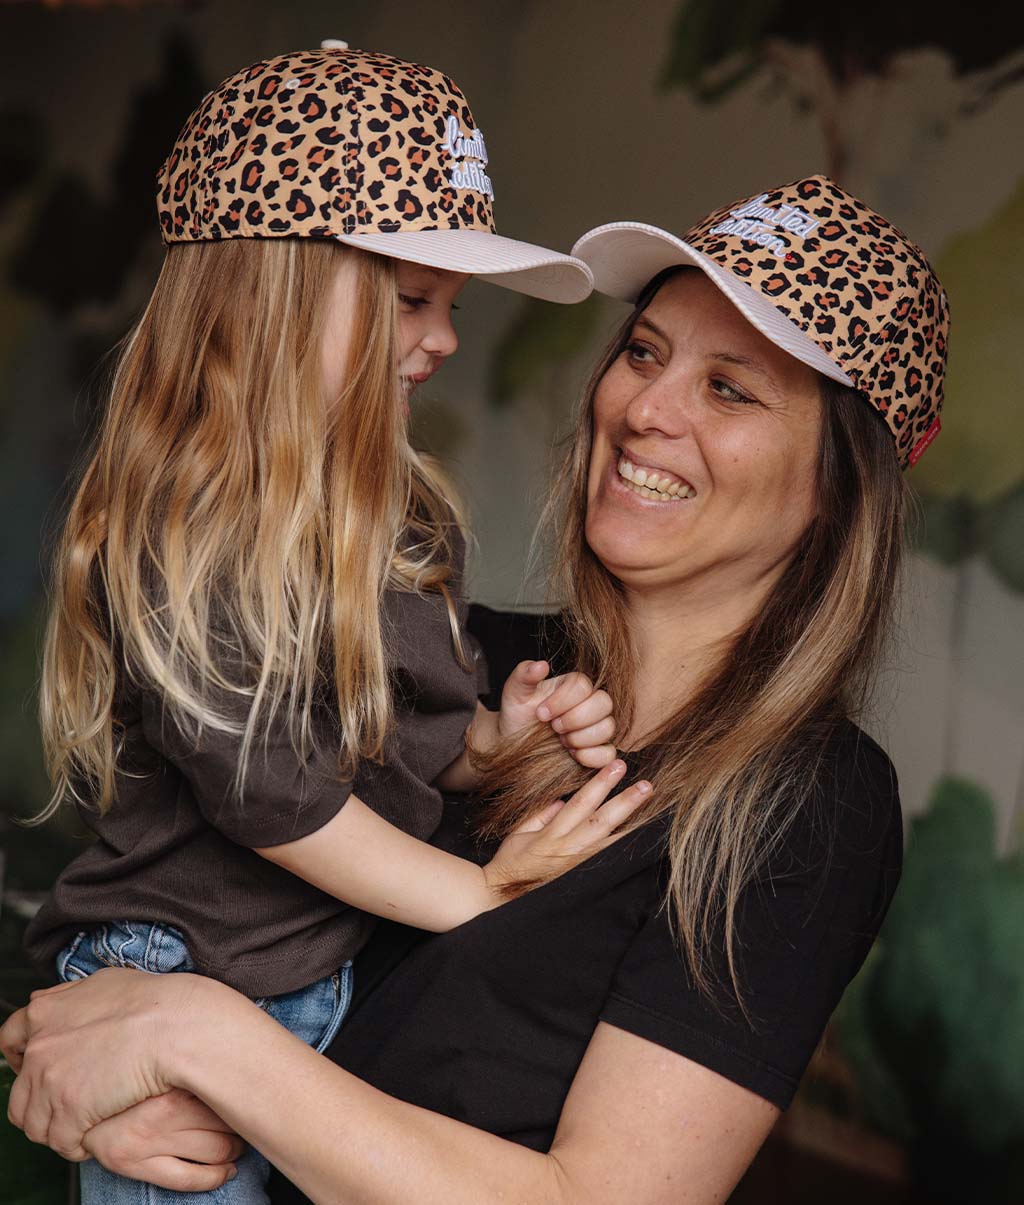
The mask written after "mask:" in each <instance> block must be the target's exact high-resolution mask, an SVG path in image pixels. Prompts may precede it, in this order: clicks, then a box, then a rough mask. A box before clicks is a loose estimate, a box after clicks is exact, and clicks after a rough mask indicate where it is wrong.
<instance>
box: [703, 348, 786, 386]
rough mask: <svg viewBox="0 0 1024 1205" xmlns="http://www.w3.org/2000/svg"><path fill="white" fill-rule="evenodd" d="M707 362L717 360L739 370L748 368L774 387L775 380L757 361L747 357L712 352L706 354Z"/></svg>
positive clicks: (727, 352) (729, 352)
mask: <svg viewBox="0 0 1024 1205" xmlns="http://www.w3.org/2000/svg"><path fill="white" fill-rule="evenodd" d="M707 358H708V359H709V360H718V361H719V362H720V363H723V364H735V365H737V367H739V368H749V369H750V371H751V372H756V373H757V375H758V376H759V377H763V378H764V379H765V380H766V381H767V382H768V383H769V384H770V385H773V386H774V385H775V378H774V377H773V376H772V374H771V373H770V372H769V371H768V369H767V368H765V367H764V365H762V364H761V363H759V362H758V361H757V360H752V359H750V357H749V356H740V355H737V354H736V352H733V351H713V352H709V353H708V357H707Z"/></svg>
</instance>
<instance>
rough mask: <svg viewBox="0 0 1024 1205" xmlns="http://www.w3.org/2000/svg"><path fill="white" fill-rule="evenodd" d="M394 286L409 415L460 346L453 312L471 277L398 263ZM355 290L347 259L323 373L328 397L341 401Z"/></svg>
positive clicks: (334, 299) (333, 301)
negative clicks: (411, 404) (416, 396)
mask: <svg viewBox="0 0 1024 1205" xmlns="http://www.w3.org/2000/svg"><path fill="white" fill-rule="evenodd" d="M395 280H396V287H397V292H398V341H399V349H398V352H399V361H398V373H399V377H400V379H401V383H402V389H403V392H404V396H405V400H406V409H407V410H408V399H409V396H410V395H411V394H412V392H413V390H414V389H415V388H416V386H417V385H421V384H423V382H424V381H426V380H427V379H428V378H429V377H431V376H433V374H434V373H435V372H437V370H438V368H440V367H441V364H442V363H443V362H444V361H445V360H446V359H447V358H448V356H450V355H452V354H453V353H454V352H455V350H456V348H457V347H458V346H459V340H458V336H457V335H456V334H455V328H454V327H453V325H452V311H453V310H454V309H456V308H457V307H456V305H455V298H456V297H457V296H458V295H459V293H461V292H462V289H463V287H464V286H465V284H466V281H468V280H469V276H468V275H466V274H465V273H462V272H447V271H444V270H442V269H440V268H426V267H424V266H422V265H421V264H413V263H409V262H408V261H406V260H397V261H396V264H395ZM354 285H355V265H354V261H353V257H349V256H345V257H343V258H342V260H341V262H340V263H339V265H338V271H337V275H336V276H335V280H334V286H333V288H332V290H331V296H330V301H329V304H328V312H327V322H326V327H325V330H326V335H325V337H324V346H323V370H324V389H325V393H326V396H327V397H333V398H336V397H338V395H339V394H340V393H341V390H342V384H343V382H344V374H345V365H346V363H347V361H348V351H349V348H348V342H349V331H350V322H349V319H348V316H349V314H350V313H351V305H352V294H353V291H354Z"/></svg>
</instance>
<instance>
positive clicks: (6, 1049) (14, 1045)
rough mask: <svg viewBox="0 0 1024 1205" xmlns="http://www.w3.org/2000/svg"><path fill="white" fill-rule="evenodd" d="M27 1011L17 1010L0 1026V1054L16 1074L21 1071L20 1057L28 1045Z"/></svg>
mask: <svg viewBox="0 0 1024 1205" xmlns="http://www.w3.org/2000/svg"><path fill="white" fill-rule="evenodd" d="M28 1033H29V1025H28V1011H27V1009H24V1008H19V1009H18V1011H17V1012H16V1013H11V1015H10V1016H9V1017H8V1018H7V1020H6V1021H5V1022H4V1023H3V1025H0V1054H2V1055H3V1056H4V1058H5V1059H6V1060H7V1061H8V1063H10V1065H11V1066H12V1067H13V1068H14V1070H15V1071H16V1072H19V1071H21V1062H22V1057H23V1056H24V1054H25V1047H26V1046H27V1045H28Z"/></svg>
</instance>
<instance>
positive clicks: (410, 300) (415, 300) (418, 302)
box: [398, 293, 427, 310]
mask: <svg viewBox="0 0 1024 1205" xmlns="http://www.w3.org/2000/svg"><path fill="white" fill-rule="evenodd" d="M398 300H399V301H400V302H401V303H402V305H407V306H409V308H410V309H413V310H418V309H419V308H420V307H421V306H424V305H426V304H427V299H426V298H425V297H409V296H408V295H407V294H405V293H399V294H398Z"/></svg>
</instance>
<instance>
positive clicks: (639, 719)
mask: <svg viewBox="0 0 1024 1205" xmlns="http://www.w3.org/2000/svg"><path fill="white" fill-rule="evenodd" d="M776 576H777V575H776V574H772V575H771V576H770V578H768V577H766V578H763V579H762V580H760V581H753V582H747V583H745V584H744V586H743V587H742V588H739V587H737V586H736V585H735V584H734V585H733V587H732V588H731V589H729V590H709V589H707V587H706V583H694V584H693V585H691V586H686V585H682V586H680V585H675V586H673V587H672V588H671V589H654V590H633V589H629V588H628V587H627V599H628V607H629V616H630V626H631V628H632V632H633V639H634V642H635V647H636V652H637V672H636V706H635V710H634V715H633V723H632V725H631V728H630V731H629V733H628V734H627V739H626V744H625V747H626V748H633V747H636V746H637V745H638V744H641V743H643V741H644V739H645V738H646V736H647V735H648V734H650V733H651V732H653V731H654V730H655V729H657V728H658V727H659V726H660V725H661V724H662V723H664V721H665V720H667V719H668V717H669V716H670V715H672V714H673V713H674V712H676V711H678V710H679V708H680V707H682V706H683V705H684V704H685V703H686V702H687V701H688V700H689V699H690V698H692V697H693V695H694V694H696V692H697V691H698V689H699V688H700V686H701V683H702V682H703V681H704V680H705V678H706V677H707V675H708V673H709V672H710V671H712V670H713V669H714V667H715V665H716V664H717V663H718V661H719V659H720V658H721V656H722V654H723V653H724V652H725V651H726V649H727V648H728V646H729V643H730V641H731V640H732V638H733V637H734V636H736V635H737V634H738V633H739V632H741V631H742V630H743V628H744V627H745V626H746V624H747V623H749V621H750V619H751V617H752V616H753V615H754V614H755V613H756V611H757V609H758V608H759V607H760V605H761V603H762V602H763V600H764V599H765V598H766V597H767V595H768V592H769V591H770V589H771V587H772V585H773V584H774V581H775V578H776Z"/></svg>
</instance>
